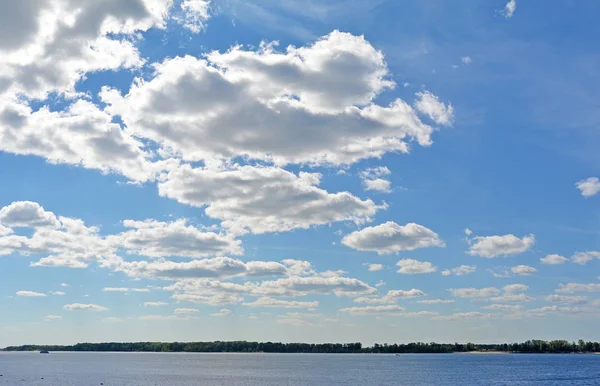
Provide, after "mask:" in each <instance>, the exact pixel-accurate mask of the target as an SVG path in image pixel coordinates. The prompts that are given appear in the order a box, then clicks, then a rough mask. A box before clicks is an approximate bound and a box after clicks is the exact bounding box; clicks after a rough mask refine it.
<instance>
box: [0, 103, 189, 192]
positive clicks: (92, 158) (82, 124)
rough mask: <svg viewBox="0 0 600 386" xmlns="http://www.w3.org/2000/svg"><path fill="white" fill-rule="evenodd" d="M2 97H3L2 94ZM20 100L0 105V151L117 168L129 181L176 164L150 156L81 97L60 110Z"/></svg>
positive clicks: (142, 179) (103, 168)
mask: <svg viewBox="0 0 600 386" xmlns="http://www.w3.org/2000/svg"><path fill="white" fill-rule="evenodd" d="M0 101H2V98H1V96H0ZM24 103H25V102H23V101H5V102H4V103H2V104H0V138H1V139H2V140H1V141H0V151H5V152H8V153H14V154H19V155H35V156H40V157H44V158H45V159H47V160H48V161H49V162H51V163H53V164H69V165H76V166H82V167H84V168H87V169H96V170H100V171H102V172H103V173H109V172H117V173H119V174H122V175H124V176H125V177H127V178H129V179H130V180H133V181H138V182H146V181H151V180H154V178H155V177H156V175H157V173H159V172H161V171H163V170H165V169H169V168H172V167H175V166H176V165H177V164H178V161H175V160H154V158H155V155H154V154H153V153H152V152H149V151H145V150H143V144H142V142H140V141H139V140H137V139H135V138H134V137H132V136H130V135H128V134H127V132H125V131H123V130H122V128H121V126H120V125H119V124H117V123H114V122H113V116H112V115H110V114H108V113H107V112H105V111H102V110H100V109H99V108H98V106H96V105H94V104H93V103H92V102H89V101H86V100H83V99H80V100H78V101H76V102H74V103H73V104H71V105H69V106H68V107H67V108H66V109H65V110H63V111H51V110H50V108H49V107H42V108H41V109H39V110H36V111H33V110H32V108H31V107H29V106H27V105H25V104H24Z"/></svg>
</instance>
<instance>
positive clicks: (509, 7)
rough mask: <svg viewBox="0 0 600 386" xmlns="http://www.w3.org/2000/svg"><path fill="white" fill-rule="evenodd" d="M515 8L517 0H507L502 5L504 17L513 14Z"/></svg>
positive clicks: (509, 16)
mask: <svg viewBox="0 0 600 386" xmlns="http://www.w3.org/2000/svg"><path fill="white" fill-rule="evenodd" d="M516 10H517V0H509V1H508V3H506V5H505V6H504V17H506V18H507V19H510V18H511V17H513V15H514V14H515V11H516Z"/></svg>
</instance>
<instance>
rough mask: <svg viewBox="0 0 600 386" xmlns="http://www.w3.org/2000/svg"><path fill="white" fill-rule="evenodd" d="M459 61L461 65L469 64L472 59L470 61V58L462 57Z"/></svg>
mask: <svg viewBox="0 0 600 386" xmlns="http://www.w3.org/2000/svg"><path fill="white" fill-rule="evenodd" d="M460 61H461V62H463V64H471V63H472V62H473V59H471V57H470V56H463V57H462V58H460Z"/></svg>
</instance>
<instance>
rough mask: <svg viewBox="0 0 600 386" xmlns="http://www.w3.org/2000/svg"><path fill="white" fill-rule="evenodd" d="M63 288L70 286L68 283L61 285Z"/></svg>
mask: <svg viewBox="0 0 600 386" xmlns="http://www.w3.org/2000/svg"><path fill="white" fill-rule="evenodd" d="M60 286H61V287H70V285H68V284H67V283H60Z"/></svg>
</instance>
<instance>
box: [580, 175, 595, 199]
mask: <svg viewBox="0 0 600 386" xmlns="http://www.w3.org/2000/svg"><path fill="white" fill-rule="evenodd" d="M575 186H576V187H577V189H579V190H580V191H581V195H582V196H583V197H592V196H595V195H596V194H598V193H600V180H598V177H590V178H588V179H587V180H581V181H579V182H577V183H576V184H575Z"/></svg>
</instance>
